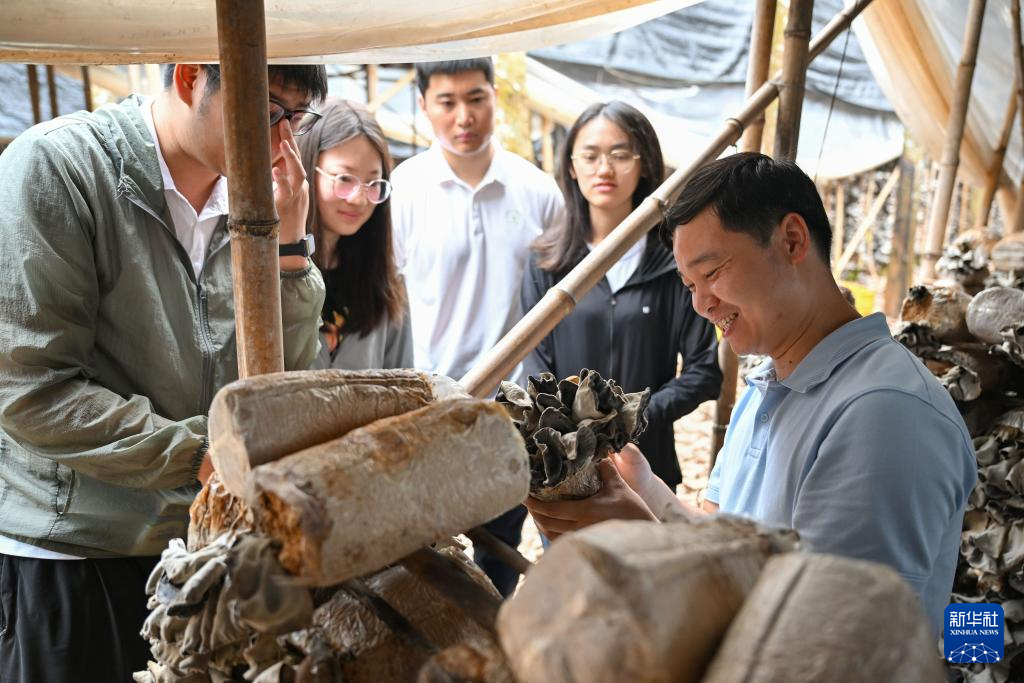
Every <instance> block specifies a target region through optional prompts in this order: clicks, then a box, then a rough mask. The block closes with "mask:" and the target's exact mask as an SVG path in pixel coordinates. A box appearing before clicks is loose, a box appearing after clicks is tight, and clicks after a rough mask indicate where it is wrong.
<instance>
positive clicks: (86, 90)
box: [82, 66, 93, 111]
mask: <svg viewBox="0 0 1024 683" xmlns="http://www.w3.org/2000/svg"><path fill="white" fill-rule="evenodd" d="M82 93H83V95H85V110H86V111H92V106H93V105H92V78H91V77H90V76H89V67H87V66H83V67H82Z"/></svg>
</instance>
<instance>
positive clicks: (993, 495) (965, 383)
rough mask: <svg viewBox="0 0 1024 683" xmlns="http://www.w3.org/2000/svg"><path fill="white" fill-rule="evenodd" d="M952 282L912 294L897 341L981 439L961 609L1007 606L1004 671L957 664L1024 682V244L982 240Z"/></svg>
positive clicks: (992, 677) (970, 244) (1016, 239)
mask: <svg viewBox="0 0 1024 683" xmlns="http://www.w3.org/2000/svg"><path fill="white" fill-rule="evenodd" d="M939 272H940V274H942V275H943V276H944V277H945V278H946V280H944V281H941V282H940V283H939V284H936V285H933V286H930V287H924V286H918V287H912V288H911V289H910V292H909V295H908V296H907V298H906V300H904V302H903V308H902V311H901V314H900V322H899V323H898V326H897V328H896V331H895V336H896V338H897V339H898V340H900V341H901V342H902V343H903V344H904V345H905V346H907V347H908V348H909V349H910V350H911V351H912V352H913V353H914V354H915V355H917V356H918V357H920V358H921V360H922V361H923V362H924V364H925V365H926V366H927V367H928V369H929V370H931V371H932V373H933V374H935V376H936V377H938V378H939V381H940V382H941V383H942V384H943V385H944V386H945V387H946V389H947V390H948V391H949V393H950V395H951V396H952V397H953V398H954V399H955V400H956V401H957V405H958V407H959V408H960V411H961V413H963V415H964V419H965V421H966V423H967V426H968V429H969V430H970V433H971V436H972V437H973V438H974V447H975V451H976V455H977V459H978V484H977V486H976V487H975V489H974V491H973V492H972V494H971V497H970V499H969V501H968V504H967V513H966V516H965V519H964V530H963V534H962V536H961V545H960V554H961V557H960V564H959V566H958V568H957V574H956V581H955V584H954V588H953V594H954V595H953V600H954V601H959V602H998V603H1001V604H1002V605H1003V609H1004V613H1005V618H1006V622H1005V627H1006V636H1005V652H1004V657H1003V660H1002V661H1001V662H1000V663H998V664H986V665H966V664H965V665H959V664H958V665H953V666H954V668H955V669H956V670H957V674H956V675H957V676H958V677H959V679H960V680H966V681H985V682H986V683H1002V682H1003V681H1016V680H1024V655H1022V654H1021V653H1022V652H1024V400H1022V397H1021V389H1022V388H1024V280H1021V279H1019V276H1020V275H1021V274H1024V240H1022V239H1021V236H1017V235H1014V236H1012V237H1011V238H1007V239H1006V240H1003V241H1002V242H1000V243H998V244H995V246H994V247H993V246H992V243H991V242H987V241H986V240H985V239H984V236H983V235H981V234H980V233H977V232H974V233H970V234H967V235H965V236H964V237H962V238H961V239H959V240H957V242H956V243H954V244H953V245H952V246H951V247H950V248H949V249H948V250H947V252H946V254H945V255H944V257H943V258H942V259H941V260H940V262H939Z"/></svg>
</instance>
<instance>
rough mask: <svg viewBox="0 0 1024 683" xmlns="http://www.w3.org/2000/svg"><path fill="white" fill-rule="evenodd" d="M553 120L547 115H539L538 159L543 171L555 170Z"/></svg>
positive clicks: (550, 171) (551, 171)
mask: <svg viewBox="0 0 1024 683" xmlns="http://www.w3.org/2000/svg"><path fill="white" fill-rule="evenodd" d="M554 135H555V122H554V121H552V120H551V119H550V118H549V117H547V116H542V117H541V126H540V159H541V168H543V169H544V172H545V173H552V174H553V173H554V172H555V139H554Z"/></svg>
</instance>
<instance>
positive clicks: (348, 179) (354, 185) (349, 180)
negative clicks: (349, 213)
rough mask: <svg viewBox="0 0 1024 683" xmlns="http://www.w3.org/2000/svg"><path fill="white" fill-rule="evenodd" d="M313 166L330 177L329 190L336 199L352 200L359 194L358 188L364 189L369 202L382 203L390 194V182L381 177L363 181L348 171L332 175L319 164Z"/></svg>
mask: <svg viewBox="0 0 1024 683" xmlns="http://www.w3.org/2000/svg"><path fill="white" fill-rule="evenodd" d="M315 168H316V172H317V173H320V174H322V175H325V176H327V177H328V178H330V179H331V181H332V182H331V190H332V191H333V192H334V196H335V197H337V198H338V199H344V200H345V201H346V202H348V201H352V200H353V199H354V198H355V196H356V195H357V194H359V190H360V189H362V190H365V191H366V201H368V202H370V203H371V204H383V203H384V202H386V201H387V200H388V197H390V196H391V183H389V182H388V181H387V180H384V179H383V178H377V179H376V180H371V181H370V182H368V183H364V182H363V181H362V180H361V179H359V178H357V177H356V176H354V175H351V174H349V173H339V174H338V175H333V174H331V173H328V172H327V171H325V170H324V169H322V168H320V167H319V166H316V167H315Z"/></svg>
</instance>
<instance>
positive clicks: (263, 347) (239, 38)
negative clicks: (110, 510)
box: [217, 0, 284, 377]
mask: <svg viewBox="0 0 1024 683" xmlns="http://www.w3.org/2000/svg"><path fill="white" fill-rule="evenodd" d="M217 41H218V44H219V49H220V58H221V59H220V62H221V83H222V85H221V90H222V92H223V103H224V144H225V151H226V154H227V165H228V197H229V199H230V204H231V213H230V216H229V218H228V226H229V228H230V231H231V268H232V279H233V285H234V298H235V325H236V337H237V343H238V374H239V376H240V377H250V376H252V375H259V374H264V373H268V372H280V371H283V370H284V345H283V339H282V332H281V285H280V277H281V276H280V262H279V260H278V254H277V234H278V227H279V223H278V217H277V209H276V208H275V206H274V193H273V189H272V185H271V175H270V151H269V150H270V117H269V113H268V111H267V106H266V102H267V101H268V80H267V33H266V22H265V17H264V8H263V1H262V0H256V1H255V2H254V1H253V0H217Z"/></svg>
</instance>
